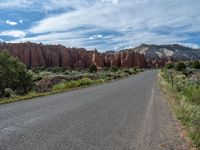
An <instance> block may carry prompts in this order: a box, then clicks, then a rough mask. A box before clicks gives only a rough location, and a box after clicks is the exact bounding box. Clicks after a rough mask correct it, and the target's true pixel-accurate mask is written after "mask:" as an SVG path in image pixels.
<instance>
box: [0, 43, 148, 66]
mask: <svg viewBox="0 0 200 150" xmlns="http://www.w3.org/2000/svg"><path fill="white" fill-rule="evenodd" d="M4 49H7V50H8V51H9V52H10V53H11V55H12V56H14V57H17V58H19V60H20V61H22V62H23V63H24V64H26V65H27V66H28V67H37V66H46V67H56V66H60V67H66V68H68V67H70V68H87V67H89V65H91V64H95V65H96V66H97V68H98V69H101V68H103V67H111V66H117V67H135V66H137V67H144V68H145V67H147V62H146V59H145V57H144V55H143V54H139V53H135V52H128V51H120V52H115V53H99V52H97V51H86V49H83V48H80V49H79V48H66V47H64V46H62V45H42V44H35V43H30V42H28V43H8V44H7V43H0V52H1V51H2V50H4Z"/></svg>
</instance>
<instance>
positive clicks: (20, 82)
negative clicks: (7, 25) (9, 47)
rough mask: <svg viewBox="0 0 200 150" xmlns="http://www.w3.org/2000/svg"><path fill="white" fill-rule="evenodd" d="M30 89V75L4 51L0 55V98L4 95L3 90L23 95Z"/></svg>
mask: <svg viewBox="0 0 200 150" xmlns="http://www.w3.org/2000/svg"><path fill="white" fill-rule="evenodd" d="M32 87H33V80H32V75H31V74H30V72H29V71H28V70H27V68H26V66H25V65H24V64H23V63H21V62H20V61H19V60H18V59H17V58H14V57H12V56H11V55H10V53H9V52H8V51H6V50H4V51H3V52H2V53H0V97H4V95H5V94H6V91H5V89H11V90H12V91H14V92H16V94H25V93H27V92H28V91H29V90H31V88H32Z"/></svg>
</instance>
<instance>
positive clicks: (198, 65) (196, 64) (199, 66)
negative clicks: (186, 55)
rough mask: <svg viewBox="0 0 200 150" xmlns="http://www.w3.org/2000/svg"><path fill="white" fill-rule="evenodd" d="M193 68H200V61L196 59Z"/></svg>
mask: <svg viewBox="0 0 200 150" xmlns="http://www.w3.org/2000/svg"><path fill="white" fill-rule="evenodd" d="M192 68H194V69H200V63H199V61H197V60H195V61H193V62H192Z"/></svg>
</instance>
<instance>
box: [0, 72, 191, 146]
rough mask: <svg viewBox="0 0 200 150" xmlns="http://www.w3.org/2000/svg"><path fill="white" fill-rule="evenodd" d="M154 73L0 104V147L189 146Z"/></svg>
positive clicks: (145, 73)
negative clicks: (182, 137) (180, 131)
mask: <svg viewBox="0 0 200 150" xmlns="http://www.w3.org/2000/svg"><path fill="white" fill-rule="evenodd" d="M156 75H157V72H156V71H146V72H144V73H141V74H138V75H136V76H135V77H130V78H127V79H123V80H119V81H115V82H112V83H107V84H103V85H98V86H93V87H89V88H84V89H79V90H74V91H71V92H66V93H60V94H55V95H51V96H46V97H41V98H35V99H32V100H27V101H20V102H16V103H10V104H4V105H0V150H179V149H181V150H182V149H188V148H187V145H186V144H185V143H184V141H183V140H182V139H181V138H180V136H179V135H180V134H179V132H178V130H177V126H176V121H175V119H174V117H173V115H172V114H171V113H170V109H169V107H168V105H167V102H166V100H165V99H164V96H163V95H162V93H160V91H159V89H158V87H157V83H156Z"/></svg>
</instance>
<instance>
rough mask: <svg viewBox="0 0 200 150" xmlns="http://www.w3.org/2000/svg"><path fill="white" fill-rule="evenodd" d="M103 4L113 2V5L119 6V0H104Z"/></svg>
mask: <svg viewBox="0 0 200 150" xmlns="http://www.w3.org/2000/svg"><path fill="white" fill-rule="evenodd" d="M102 2H112V3H113V4H118V3H119V0H102Z"/></svg>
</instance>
